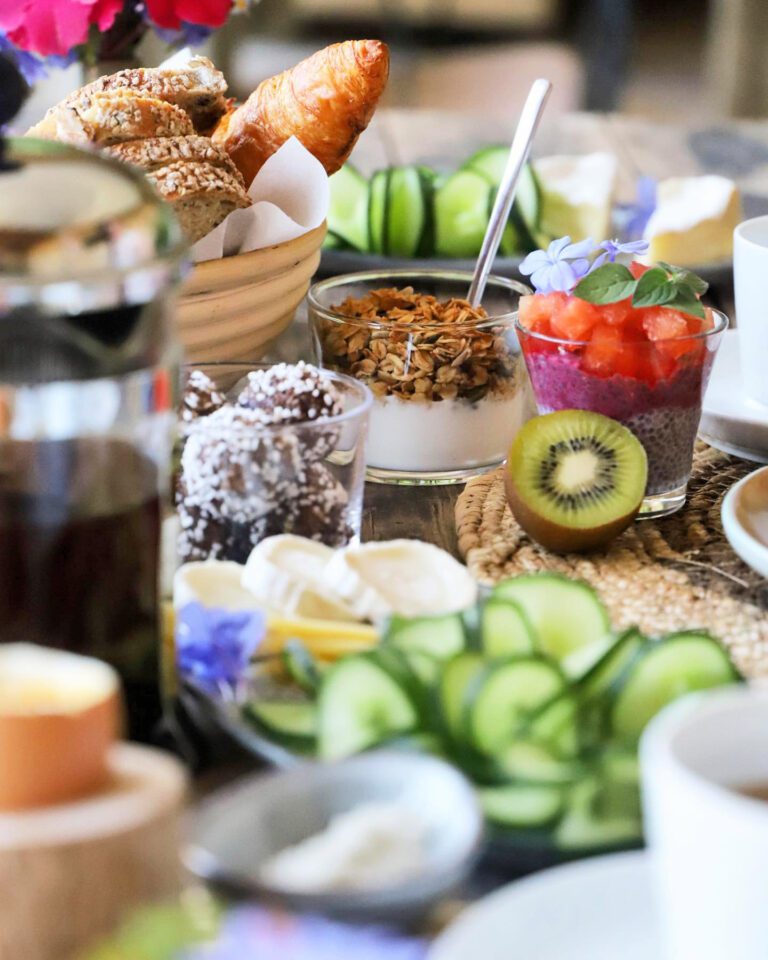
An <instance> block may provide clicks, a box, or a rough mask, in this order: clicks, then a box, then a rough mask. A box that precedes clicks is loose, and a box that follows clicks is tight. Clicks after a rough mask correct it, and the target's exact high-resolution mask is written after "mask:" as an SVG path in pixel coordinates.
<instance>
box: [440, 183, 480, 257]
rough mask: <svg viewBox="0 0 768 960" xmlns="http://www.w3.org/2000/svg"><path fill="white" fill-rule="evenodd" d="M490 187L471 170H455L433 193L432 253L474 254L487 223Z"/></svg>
mask: <svg viewBox="0 0 768 960" xmlns="http://www.w3.org/2000/svg"><path fill="white" fill-rule="evenodd" d="M492 195H493V187H492V186H491V184H490V183H489V182H488V181H487V180H486V178H485V177H483V176H481V175H480V174H479V173H474V172H473V171H472V170H459V171H458V172H457V173H454V174H453V175H452V176H450V177H449V178H448V179H447V180H446V181H445V183H444V184H442V186H440V187H438V189H437V190H436V192H435V201H434V212H435V252H436V253H437V254H438V255H439V256H443V257H474V256H477V254H478V253H479V252H480V247H481V246H482V243H483V237H484V236H485V229H486V227H487V226H488V210H489V204H490V203H491V200H492Z"/></svg>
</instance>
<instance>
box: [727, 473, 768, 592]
mask: <svg viewBox="0 0 768 960" xmlns="http://www.w3.org/2000/svg"><path fill="white" fill-rule="evenodd" d="M722 516H723V530H725V535H726V537H728V542H729V543H730V545H731V546H732V547H733V549H734V550H735V551H736V553H738V555H739V556H740V557H741V559H742V560H743V561H744V563H746V564H747V565H748V566H750V567H752V569H753V570H756V571H757V573H759V574H760V575H761V576H763V577H768V467H763V468H762V469H760V470H755V472H754V473H750V474H749V476H748V477H744V479H743V480H739V482H738V483H735V484H734V485H733V486H732V487H731V489H730V490H729V491H728V493H727V494H726V496H725V499H724V500H723V509H722Z"/></svg>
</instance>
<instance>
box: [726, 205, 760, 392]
mask: <svg viewBox="0 0 768 960" xmlns="http://www.w3.org/2000/svg"><path fill="white" fill-rule="evenodd" d="M733 279H734V284H735V288H736V326H737V329H738V331H739V353H740V357H741V376H742V379H743V384H744V392H745V393H746V395H747V396H748V397H749V398H751V399H752V400H756V401H757V402H758V403H763V404H767V405H768V375H766V368H767V366H768V216H766V217H755V218H754V219H753V220H745V221H744V223H741V224H739V226H738V227H736V229H735V230H734V232H733Z"/></svg>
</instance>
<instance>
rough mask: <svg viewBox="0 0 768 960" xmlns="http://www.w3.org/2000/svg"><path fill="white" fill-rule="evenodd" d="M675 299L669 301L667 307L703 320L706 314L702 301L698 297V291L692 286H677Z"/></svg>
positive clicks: (683, 284)
mask: <svg viewBox="0 0 768 960" xmlns="http://www.w3.org/2000/svg"><path fill="white" fill-rule="evenodd" d="M675 288H676V290H675V297H674V299H672V300H670V301H668V302H667V303H666V304H665V306H667V307H672V309H673V310H679V311H680V312H681V313H688V314H690V315H691V316H693V317H698V318H699V319H700V320H703V319H704V317H705V316H706V314H705V313H704V307H703V305H702V303H701V300H699V298H698V297H697V296H696V291H695V290H694V289H693V287H692V286H690V284H687V283H677V284H675Z"/></svg>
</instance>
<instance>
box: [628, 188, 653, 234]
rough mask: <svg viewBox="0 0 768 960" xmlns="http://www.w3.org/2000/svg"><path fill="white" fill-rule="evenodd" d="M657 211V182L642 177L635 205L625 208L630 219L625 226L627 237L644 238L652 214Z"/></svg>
mask: <svg viewBox="0 0 768 960" xmlns="http://www.w3.org/2000/svg"><path fill="white" fill-rule="evenodd" d="M655 209H656V181H655V180H654V179H653V177H640V178H639V180H638V181H637V191H636V194H635V201H634V203H631V204H629V205H628V206H627V207H626V208H625V212H626V214H627V215H628V219H627V221H626V223H625V225H624V232H625V234H626V236H628V237H630V238H632V237H642V235H643V231H644V230H645V227H646V224H647V223H648V221H649V220H650V218H651V214H652V213H653V211H654V210H655Z"/></svg>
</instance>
